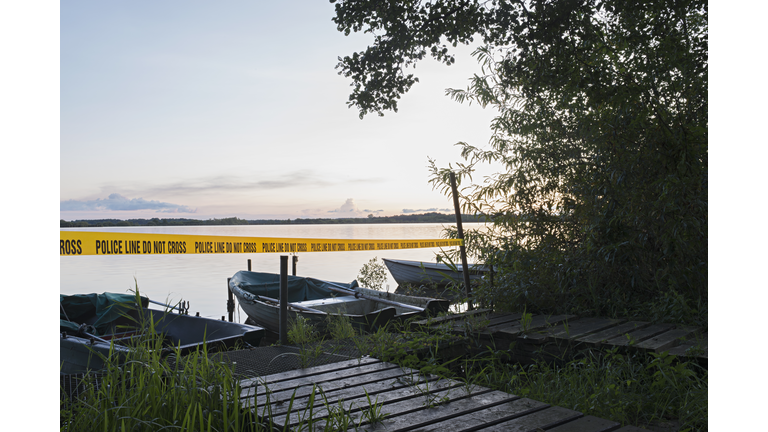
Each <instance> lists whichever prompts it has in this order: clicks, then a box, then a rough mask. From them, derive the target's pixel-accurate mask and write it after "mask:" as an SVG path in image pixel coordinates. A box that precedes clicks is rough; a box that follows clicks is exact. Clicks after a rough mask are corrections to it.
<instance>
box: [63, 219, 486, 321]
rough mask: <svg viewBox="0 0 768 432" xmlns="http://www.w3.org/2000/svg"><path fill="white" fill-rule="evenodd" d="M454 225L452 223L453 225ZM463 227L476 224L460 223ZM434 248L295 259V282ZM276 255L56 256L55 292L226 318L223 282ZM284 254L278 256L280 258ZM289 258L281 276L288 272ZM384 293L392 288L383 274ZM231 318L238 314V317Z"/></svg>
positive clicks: (421, 232) (327, 233) (315, 233)
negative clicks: (110, 295) (138, 297)
mask: <svg viewBox="0 0 768 432" xmlns="http://www.w3.org/2000/svg"><path fill="white" fill-rule="evenodd" d="M448 225H451V224H353V225H231V226H185V227H108V228H107V227H104V228H92V229H86V228H62V230H72V231H108V232H137V233H163V234H190V235H194V234H199V235H222V236H243V237H286V238H326V239H382V240H388V239H392V240H395V239H439V238H442V231H443V228H444V227H445V226H448ZM454 225H455V224H454ZM464 226H465V229H469V228H472V227H478V226H481V224H464ZM438 251H439V249H438V248H433V249H427V248H425V249H401V250H387V251H357V252H311V253H300V254H298V256H299V261H298V265H297V272H296V274H297V275H298V276H310V277H314V278H317V279H323V280H328V281H332V282H345V283H348V282H352V280H354V279H356V278H357V275H358V274H359V271H360V268H361V267H362V266H363V265H364V264H366V263H367V262H368V261H370V260H371V259H372V258H374V257H378V258H379V259H381V258H393V259H406V260H415V261H434V260H435V258H434V257H435V254H436V253H437V252H438ZM280 255H281V254H279V253H241V254H197V255H144V256H142V255H135V256H134V255H131V256H127V255H119V256H103V255H100V256H95V255H90V256H62V257H60V261H59V262H60V265H59V266H60V274H61V276H60V293H61V294H88V293H103V292H115V293H124V292H127V291H128V290H130V289H134V288H135V286H136V284H138V287H139V291H140V292H141V293H142V295H146V296H147V297H149V298H150V299H152V300H156V301H161V302H166V301H167V302H169V303H173V304H175V303H177V302H178V301H180V300H185V301H189V303H190V309H189V311H190V314H194V313H195V312H200V315H201V316H206V317H211V318H217V319H220V318H221V317H222V316H224V315H226V314H227V292H228V288H227V278H228V277H232V275H234V274H235V273H236V272H237V271H239V270H247V268H248V260H249V259H250V260H251V269H252V270H253V271H258V272H268V273H279V272H280ZM282 255H285V254H282ZM290 262H291V261H290V259H289V267H288V268H289V270H288V271H289V273H290V271H291V270H290V269H291V267H290V266H291V264H290ZM387 276H388V279H387V282H386V284H385V287H387V288H388V290H389V291H394V290H395V289H396V288H397V283H396V282H395V281H394V279H392V276H391V275H390V274H389V273H387ZM238 315H239V316H238ZM245 319H246V316H245V313H244V312H242V310H240V309H239V308H236V310H235V320H236V321H238V322H244V321H245Z"/></svg>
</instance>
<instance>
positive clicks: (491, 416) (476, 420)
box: [414, 398, 549, 432]
mask: <svg viewBox="0 0 768 432" xmlns="http://www.w3.org/2000/svg"><path fill="white" fill-rule="evenodd" d="M547 408H549V405H547V404H545V403H543V402H539V401H535V400H533V399H528V398H521V399H517V400H513V401H510V402H505V403H503V404H501V405H494V406H491V407H486V408H483V409H481V410H479V411H473V412H469V413H466V414H462V415H461V416H459V417H451V418H448V419H445V420H442V421H436V422H434V423H430V424H428V425H425V426H421V427H418V428H416V429H414V431H419V432H430V431H445V432H450V431H467V430H477V429H480V428H485V427H489V426H493V425H494V424H498V423H502V422H506V421H509V420H513V419H516V418H520V417H523V416H527V415H531V414H533V413H535V412H537V411H541V410H544V409H547ZM483 430H485V429H483Z"/></svg>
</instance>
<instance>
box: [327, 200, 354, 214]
mask: <svg viewBox="0 0 768 432" xmlns="http://www.w3.org/2000/svg"><path fill="white" fill-rule="evenodd" d="M359 212H360V209H358V208H357V204H355V199H354V198H347V202H345V203H344V204H342V205H341V207H339V208H337V209H335V210H328V213H342V214H347V213H359Z"/></svg>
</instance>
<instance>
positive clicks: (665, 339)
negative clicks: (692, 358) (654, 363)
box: [635, 326, 699, 353]
mask: <svg viewBox="0 0 768 432" xmlns="http://www.w3.org/2000/svg"><path fill="white" fill-rule="evenodd" d="M698 330H699V329H698V328H697V327H691V326H676V327H675V328H674V329H671V330H668V331H666V332H664V333H661V334H659V335H656V336H654V337H652V338H650V339H646V340H644V341H642V342H640V343H639V344H636V345H635V348H640V349H644V350H648V351H653V352H657V353H658V352H662V351H668V350H669V349H670V348H672V347H674V346H675V345H678V344H679V343H680V339H681V338H688V337H690V336H693V335H694V334H696V332H697V331H698Z"/></svg>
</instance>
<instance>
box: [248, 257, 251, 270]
mask: <svg viewBox="0 0 768 432" xmlns="http://www.w3.org/2000/svg"><path fill="white" fill-rule="evenodd" d="M248 271H251V260H250V259H249V260H248Z"/></svg>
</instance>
